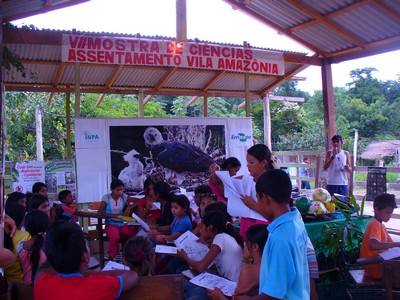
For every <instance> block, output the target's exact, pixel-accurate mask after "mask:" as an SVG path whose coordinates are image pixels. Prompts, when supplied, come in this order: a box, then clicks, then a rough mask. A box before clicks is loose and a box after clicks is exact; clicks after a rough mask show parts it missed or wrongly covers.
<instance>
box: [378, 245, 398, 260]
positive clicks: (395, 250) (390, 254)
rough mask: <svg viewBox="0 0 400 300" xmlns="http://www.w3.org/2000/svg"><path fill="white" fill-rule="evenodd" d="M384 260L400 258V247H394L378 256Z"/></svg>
mask: <svg viewBox="0 0 400 300" xmlns="http://www.w3.org/2000/svg"><path fill="white" fill-rule="evenodd" d="M378 255H379V256H380V257H382V258H383V259H384V260H390V259H393V258H397V257H400V247H393V248H390V249H387V250H386V251H383V252H381V253H379V254H378Z"/></svg>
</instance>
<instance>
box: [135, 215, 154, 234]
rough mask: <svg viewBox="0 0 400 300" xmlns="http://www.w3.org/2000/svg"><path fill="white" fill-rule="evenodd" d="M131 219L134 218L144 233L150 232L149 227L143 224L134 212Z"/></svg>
mask: <svg viewBox="0 0 400 300" xmlns="http://www.w3.org/2000/svg"><path fill="white" fill-rule="evenodd" d="M132 217H134V218H135V220H136V222H138V223H139V224H140V225H141V226H142V228H143V230H144V231H146V232H147V231H150V227H149V225H148V224H147V223H146V222H145V221H143V220H142V219H141V218H140V217H139V216H138V215H137V214H135V213H134V212H133V213H132Z"/></svg>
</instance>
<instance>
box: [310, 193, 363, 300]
mask: <svg viewBox="0 0 400 300" xmlns="http://www.w3.org/2000/svg"><path fill="white" fill-rule="evenodd" d="M334 201H335V202H334V203H335V205H336V208H337V212H336V213H335V214H337V215H340V216H341V215H343V216H341V218H340V219H341V220H340V222H329V223H326V224H325V225H324V227H323V229H322V235H321V237H320V238H319V239H318V240H317V241H316V242H315V245H314V246H315V249H316V250H317V252H318V251H319V254H318V257H317V260H318V266H319V269H320V271H324V270H325V271H326V274H324V275H322V276H320V279H319V281H318V282H317V291H318V295H319V298H320V299H342V298H343V297H345V295H346V278H345V277H344V275H343V274H342V272H341V271H340V270H341V269H342V268H341V267H342V266H341V264H343V259H341V257H340V255H339V253H340V248H341V247H343V248H344V249H345V250H344V255H345V259H346V261H347V262H355V261H356V260H357V258H358V257H359V249H360V246H361V242H362V238H363V234H364V229H365V228H364V226H365V224H364V222H363V221H362V219H363V213H364V203H365V197H364V199H363V200H362V201H361V205H360V206H359V205H358V204H357V202H356V200H355V198H354V195H353V194H352V193H350V197H347V198H345V197H343V199H341V200H339V199H337V198H336V199H334ZM343 218H344V221H343ZM327 270H329V271H327Z"/></svg>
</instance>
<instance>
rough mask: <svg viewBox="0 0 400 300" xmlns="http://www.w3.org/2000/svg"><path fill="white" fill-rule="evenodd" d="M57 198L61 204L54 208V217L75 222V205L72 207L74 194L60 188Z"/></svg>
mask: <svg viewBox="0 0 400 300" xmlns="http://www.w3.org/2000/svg"><path fill="white" fill-rule="evenodd" d="M58 200H59V201H60V202H61V205H58V206H57V207H56V208H55V219H56V220H65V221H69V220H71V221H72V222H76V221H77V220H78V218H77V216H74V213H75V211H76V209H75V207H72V205H73V202H74V196H73V195H72V192H71V191H70V190H62V191H61V192H59V193H58Z"/></svg>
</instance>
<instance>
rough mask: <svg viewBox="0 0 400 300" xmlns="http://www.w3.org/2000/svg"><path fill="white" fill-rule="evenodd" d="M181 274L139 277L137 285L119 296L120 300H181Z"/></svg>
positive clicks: (182, 278) (182, 279)
mask: <svg viewBox="0 0 400 300" xmlns="http://www.w3.org/2000/svg"><path fill="white" fill-rule="evenodd" d="M183 281H184V277H183V275H181V274H175V275H157V276H148V277H141V278H140V279H139V285H138V286H136V287H134V288H133V289H131V290H129V291H127V292H125V293H124V294H122V295H121V297H120V299H121V300H181V299H183Z"/></svg>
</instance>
